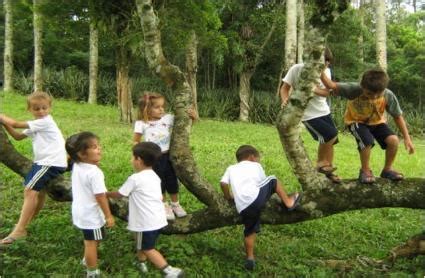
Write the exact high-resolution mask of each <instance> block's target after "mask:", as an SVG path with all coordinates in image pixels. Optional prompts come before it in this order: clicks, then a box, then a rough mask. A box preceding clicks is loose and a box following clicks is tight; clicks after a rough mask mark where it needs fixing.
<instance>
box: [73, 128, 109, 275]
mask: <svg viewBox="0 0 425 278" xmlns="http://www.w3.org/2000/svg"><path fill="white" fill-rule="evenodd" d="M66 151H67V152H68V154H69V156H70V157H71V159H72V160H73V162H74V163H73V166H72V176H71V180H72V222H73V223H74V225H75V226H77V227H78V228H79V229H81V231H82V232H83V235H84V259H83V261H82V263H83V264H84V265H85V266H86V267H87V277H99V276H100V271H99V269H98V268H97V247H98V245H99V242H100V241H101V240H102V239H104V238H105V230H104V228H103V226H104V225H105V218H106V227H112V226H114V224H115V220H114V217H113V216H112V214H111V211H110V209H109V203H108V199H107V197H106V191H107V190H106V187H105V179H104V176H103V172H102V170H100V169H99V167H98V166H99V162H100V159H101V157H102V154H101V148H100V145H99V141H98V138H97V136H96V135H94V134H93V133H91V132H87V131H85V132H81V133H78V134H74V135H72V136H71V137H69V138H68V139H67V140H66Z"/></svg>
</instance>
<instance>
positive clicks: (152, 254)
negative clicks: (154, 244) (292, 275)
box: [137, 249, 168, 269]
mask: <svg viewBox="0 0 425 278" xmlns="http://www.w3.org/2000/svg"><path fill="white" fill-rule="evenodd" d="M139 253H142V254H141V255H140V256H139ZM143 255H144V256H146V258H147V259H148V260H149V261H150V262H151V263H152V264H153V265H154V266H155V267H156V268H158V269H163V268H164V267H166V266H167V265H168V264H167V261H166V260H165V259H164V257H163V256H162V255H161V253H159V251H157V250H156V249H149V250H139V251H138V252H137V256H138V257H139V260H140V258H143Z"/></svg>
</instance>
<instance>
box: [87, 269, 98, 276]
mask: <svg viewBox="0 0 425 278" xmlns="http://www.w3.org/2000/svg"><path fill="white" fill-rule="evenodd" d="M86 277H87V278H98V277H100V270H99V269H95V270H88V269H87V275H86Z"/></svg>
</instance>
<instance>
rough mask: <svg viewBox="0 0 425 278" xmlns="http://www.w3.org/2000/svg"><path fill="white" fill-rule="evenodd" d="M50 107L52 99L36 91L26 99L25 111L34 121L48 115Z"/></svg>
mask: <svg viewBox="0 0 425 278" xmlns="http://www.w3.org/2000/svg"><path fill="white" fill-rule="evenodd" d="M51 107H52V97H51V96H50V95H49V94H48V93H46V92H42V91H36V92H33V93H31V94H30V95H29V96H28V97H27V109H28V111H30V112H31V114H32V115H33V116H34V118H36V119H40V118H43V117H45V116H47V115H49V113H50V109H51Z"/></svg>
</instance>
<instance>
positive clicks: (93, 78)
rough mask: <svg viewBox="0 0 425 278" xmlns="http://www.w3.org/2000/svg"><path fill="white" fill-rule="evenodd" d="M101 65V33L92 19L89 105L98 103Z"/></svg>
mask: <svg viewBox="0 0 425 278" xmlns="http://www.w3.org/2000/svg"><path fill="white" fill-rule="evenodd" d="M98 64H99V32H98V30H97V27H96V25H95V22H94V21H93V20H92V18H90V65H89V77H90V85H89V98H88V103H91V104H94V103H96V102H97V78H98Z"/></svg>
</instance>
